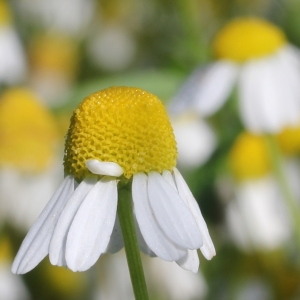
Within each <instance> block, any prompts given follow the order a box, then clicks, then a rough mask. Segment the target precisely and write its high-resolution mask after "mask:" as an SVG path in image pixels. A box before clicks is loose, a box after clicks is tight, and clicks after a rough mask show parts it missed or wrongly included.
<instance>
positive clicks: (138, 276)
mask: <svg viewBox="0 0 300 300" xmlns="http://www.w3.org/2000/svg"><path fill="white" fill-rule="evenodd" d="M118 216H119V220H120V225H121V228H122V234H123V240H124V247H125V253H126V257H127V263H128V267H129V273H130V278H131V283H132V287H133V291H134V295H135V299H137V300H147V299H149V296H148V292H147V286H146V281H145V276H144V271H143V266H142V260H141V255H140V249H139V245H138V240H137V235H136V230H135V224H134V216H133V207H132V200H131V192H130V191H129V190H127V189H125V188H121V189H119V201H118Z"/></svg>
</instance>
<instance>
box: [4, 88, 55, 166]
mask: <svg viewBox="0 0 300 300" xmlns="http://www.w3.org/2000/svg"><path fill="white" fill-rule="evenodd" d="M56 138H57V132H56V124H55V121H54V118H53V117H52V115H51V114H50V113H49V112H48V111H47V110H46V109H45V108H44V107H43V106H42V105H41V104H39V102H38V99H37V98H36V96H35V95H34V94H33V93H32V92H30V91H29V90H27V89H25V88H24V89H23V88H15V89H11V90H7V91H6V92H5V93H3V95H2V96H1V99H0V166H13V167H17V168H18V169H19V170H20V171H25V172H39V171H42V170H44V169H45V168H47V167H48V166H49V164H50V163H51V161H52V159H53V155H54V144H55V141H56Z"/></svg>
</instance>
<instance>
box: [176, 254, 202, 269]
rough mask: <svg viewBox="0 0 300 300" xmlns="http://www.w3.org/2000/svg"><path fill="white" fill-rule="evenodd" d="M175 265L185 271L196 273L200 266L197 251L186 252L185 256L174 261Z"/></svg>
mask: <svg viewBox="0 0 300 300" xmlns="http://www.w3.org/2000/svg"><path fill="white" fill-rule="evenodd" d="M176 263H177V264H178V265H179V266H180V267H181V268H183V269H185V270H187V271H192V272H194V273H197V272H198V269H199V264H200V261H199V256H198V253H197V250H188V252H187V254H186V256H184V257H182V258H181V259H179V260H178V261H176Z"/></svg>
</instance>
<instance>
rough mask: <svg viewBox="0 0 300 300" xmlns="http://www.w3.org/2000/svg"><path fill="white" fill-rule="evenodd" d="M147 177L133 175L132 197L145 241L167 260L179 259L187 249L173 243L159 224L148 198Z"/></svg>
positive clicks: (142, 174) (159, 255)
mask: <svg viewBox="0 0 300 300" xmlns="http://www.w3.org/2000/svg"><path fill="white" fill-rule="evenodd" d="M147 179H148V177H147V175H145V174H144V173H137V174H134V175H133V181H132V198H133V203H134V211H135V215H136V219H137V222H138V225H139V228H140V230H141V233H142V235H143V238H144V239H145V242H146V243H147V245H148V246H149V248H150V249H151V250H152V251H153V252H154V253H155V254H156V255H157V256H158V257H160V258H162V259H163V260H166V261H174V260H178V259H179V258H181V257H182V256H184V255H185V253H186V251H185V250H184V249H182V248H180V247H178V246H176V245H175V244H174V243H172V242H171V241H170V240H169V239H168V238H167V237H166V236H165V234H164V233H163V232H162V231H161V228H160V227H159V226H158V223H157V220H156V219H155V216H154V214H153V211H152V210H151V207H150V203H149V199H148V192H147Z"/></svg>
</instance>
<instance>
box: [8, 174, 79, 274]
mask: <svg viewBox="0 0 300 300" xmlns="http://www.w3.org/2000/svg"><path fill="white" fill-rule="evenodd" d="M73 192H74V178H73V177H72V176H67V177H66V178H65V179H64V181H63V183H62V184H61V186H60V187H59V189H58V190H57V191H56V192H55V194H54V195H53V196H52V198H51V199H50V200H49V202H48V204H47V205H46V207H45V208H44V210H43V211H42V212H41V214H40V216H39V217H38V219H37V220H36V222H35V223H34V224H33V226H32V227H31V229H30V230H29V232H28V234H27V236H26V237H25V239H24V241H23V243H22V245H21V247H20V250H19V252H18V254H17V256H16V258H15V260H14V262H13V265H12V272H13V273H16V274H24V273H27V272H29V271H30V270H32V269H33V268H34V267H35V266H36V265H37V264H38V263H39V262H40V261H41V260H42V259H43V258H44V257H45V256H46V255H47V254H48V249H49V243H50V240H51V237H52V233H53V230H54V228H55V225H56V223H57V220H58V218H59V216H60V214H61V211H62V210H63V208H64V206H65V204H66V202H67V201H68V199H69V197H70V195H71V194H72V193H73Z"/></svg>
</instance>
